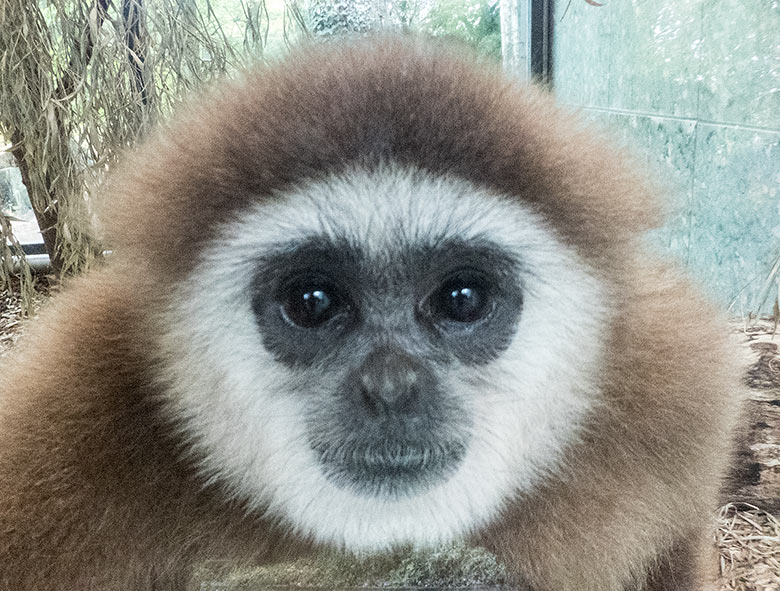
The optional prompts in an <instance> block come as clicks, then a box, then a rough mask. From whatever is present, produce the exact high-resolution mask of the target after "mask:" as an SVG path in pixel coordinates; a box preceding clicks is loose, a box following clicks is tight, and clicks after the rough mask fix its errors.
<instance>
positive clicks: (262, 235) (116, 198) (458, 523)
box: [0, 37, 736, 591]
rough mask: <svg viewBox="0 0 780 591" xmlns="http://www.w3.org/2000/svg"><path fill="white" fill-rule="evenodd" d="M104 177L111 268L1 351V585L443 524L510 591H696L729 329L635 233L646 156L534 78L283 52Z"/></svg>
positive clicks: (349, 545) (387, 42)
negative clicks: (482, 552) (495, 569)
mask: <svg viewBox="0 0 780 591" xmlns="http://www.w3.org/2000/svg"><path fill="white" fill-rule="evenodd" d="M105 190H106V195H107V196H109V200H108V204H109V205H108V206H107V207H106V211H107V213H106V214H105V215H104V218H103V222H104V227H105V233H106V236H107V238H108V241H109V244H110V247H111V249H112V251H113V254H112V255H111V257H110V260H109V261H108V262H107V263H106V264H105V265H103V266H102V267H101V268H100V269H98V270H95V271H93V272H91V273H89V274H88V275H87V276H86V277H83V278H80V279H78V280H74V281H73V282H72V284H71V285H70V286H69V287H68V288H67V289H65V290H64V292H63V293H62V294H60V295H58V296H57V297H56V298H54V300H55V301H53V302H52V303H51V304H50V305H48V306H47V308H46V309H45V310H44V312H43V313H42V314H41V317H40V318H39V319H38V320H36V321H35V322H34V323H32V325H31V326H30V329H29V334H28V335H26V338H25V339H23V343H21V344H20V346H19V347H18V349H17V350H15V351H14V352H12V354H11V355H10V356H9V357H8V358H7V359H6V360H5V361H4V365H3V367H2V370H0V371H1V372H2V373H1V375H2V377H1V378H0V381H1V382H2V383H1V385H0V565H1V566H0V589H2V590H8V591H10V590H14V591H32V590H35V591H45V590H62V589H96V590H100V591H113V590H116V591H119V590H121V591H128V590H149V589H155V590H169V589H171V590H173V589H182V588H185V586H186V585H187V584H188V580H189V577H190V576H191V570H192V568H193V566H194V565H198V564H200V563H202V561H206V560H211V559H227V560H232V561H235V562H236V563H237V564H239V563H249V562H254V563H263V562H269V561H275V560H280V559H283V558H285V559H286V558H291V557H295V556H301V555H303V554H304V553H312V552H317V551H318V549H321V548H324V547H335V548H341V549H344V550H345V551H350V552H352V551H361V552H363V551H366V552H381V551H385V550H388V549H392V548H395V547H399V546H404V545H410V546H414V547H425V546H427V545H433V544H438V543H444V542H448V541H450V540H455V539H465V540H470V541H473V542H475V543H479V544H482V545H484V546H485V547H487V548H488V549H490V550H492V551H493V552H495V553H496V554H497V556H498V557H499V558H500V559H501V560H502V561H503V562H504V563H505V565H506V567H507V569H508V571H509V572H510V573H511V575H512V576H513V577H514V580H515V582H516V584H517V585H518V586H519V587H520V588H524V589H530V590H533V591H626V590H632V591H633V590H639V589H642V590H646V591H650V590H655V591H658V590H693V589H699V588H700V587H699V586H700V585H701V584H703V581H704V579H705V578H706V572H705V571H706V568H705V566H704V565H705V563H706V559H705V558H704V557H705V556H706V553H707V551H708V548H709V547H710V538H711V534H712V523H711V521H712V516H713V509H714V507H715V504H716V499H717V494H718V489H719V482H720V478H721V475H722V473H723V471H724V469H725V467H726V465H727V462H728V460H729V439H730V437H729V433H730V432H731V429H732V423H733V420H734V416H735V405H736V402H735V396H734V392H735V383H736V380H735V377H734V376H735V375H736V374H735V372H734V369H733V364H732V362H731V360H730V359H731V358H730V355H729V351H728V347H727V344H726V341H727V335H726V330H725V327H724V326H723V325H722V324H721V323H720V321H719V320H718V318H719V314H718V313H717V312H715V311H714V309H713V308H712V307H711V306H710V305H709V304H707V303H705V302H704V301H703V300H702V299H701V298H700V296H699V295H697V293H696V291H695V290H694V289H692V288H691V287H690V286H689V284H688V283H687V282H686V280H684V279H683V278H681V276H680V275H678V273H677V272H676V271H674V270H673V269H672V268H671V267H670V266H669V265H667V264H665V263H663V262H659V261H657V260H655V258H654V257H653V256H652V255H651V254H649V253H648V251H647V249H646V247H645V245H644V243H643V235H644V233H645V231H646V230H648V229H649V228H652V227H654V226H656V225H657V224H658V223H659V221H660V219H661V215H660V212H661V207H660V206H659V201H658V199H657V197H656V193H657V191H656V190H655V189H654V188H653V186H652V183H651V182H649V181H648V180H647V178H646V175H645V174H644V173H643V172H641V171H640V170H639V168H638V167H637V166H636V165H635V164H633V163H632V160H631V159H630V158H628V157H626V156H625V155H624V154H622V153H621V151H620V150H615V149H612V148H610V147H609V143H608V141H605V140H604V138H603V137H602V136H601V135H599V133H598V132H596V131H594V130H593V129H591V128H589V127H588V126H587V125H583V124H582V123H580V122H579V121H578V119H577V117H576V116H574V115H571V114H568V113H567V112H566V111H564V110H562V109H560V108H559V107H557V106H556V105H555V102H554V100H553V99H552V98H550V96H548V94H547V93H546V92H545V91H543V90H539V89H537V88H534V87H531V86H523V85H520V84H518V83H515V82H512V81H509V80H507V79H505V78H504V77H503V76H502V75H501V73H500V71H499V70H498V69H497V68H494V67H492V66H487V65H485V64H483V63H480V62H478V61H475V60H474V59H471V58H469V57H467V56H465V55H463V54H462V53H461V52H460V50H453V49H452V48H449V47H447V46H446V45H443V44H439V43H435V42H431V41H425V40H420V39H416V38H403V37H381V38H372V39H363V40H349V41H344V42H343V43H340V44H334V43H332V44H323V45H320V46H309V47H305V48H302V49H299V50H297V51H295V52H293V53H292V55H291V56H289V57H288V58H287V59H285V60H284V61H282V62H281V63H279V64H276V65H271V66H266V67H262V68H260V69H257V70H255V71H252V72H249V73H247V74H245V75H244V76H243V77H242V78H241V79H240V80H239V81H237V82H231V83H226V84H225V85H223V86H222V87H220V88H219V89H218V90H214V91H212V92H211V93H210V94H207V95H206V96H205V97H201V98H200V99H199V100H194V101H192V103H191V104H190V105H189V106H188V107H187V108H185V109H184V110H183V111H182V112H181V113H180V115H179V116H178V118H176V119H175V120H174V122H173V123H171V124H169V125H168V126H167V128H166V129H164V130H162V131H160V132H159V133H158V134H156V135H155V137H153V138H151V139H149V140H148V141H146V142H145V144H144V145H143V146H142V147H140V148H139V149H137V150H136V151H135V152H133V153H132V154H128V155H127V158H126V160H125V162H124V164H123V165H121V166H120V167H119V168H118V169H117V170H116V171H114V172H113V174H112V175H111V179H110V180H109V181H108V183H107V188H106V189H105Z"/></svg>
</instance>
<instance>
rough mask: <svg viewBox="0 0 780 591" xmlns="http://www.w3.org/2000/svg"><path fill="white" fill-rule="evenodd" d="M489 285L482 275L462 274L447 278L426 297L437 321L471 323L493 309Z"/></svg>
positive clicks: (467, 272) (474, 273) (472, 272)
mask: <svg viewBox="0 0 780 591" xmlns="http://www.w3.org/2000/svg"><path fill="white" fill-rule="evenodd" d="M492 292H493V289H492V284H491V283H490V282H489V281H488V279H487V278H486V277H484V276H483V275H482V274H480V273H477V272H474V271H461V272H458V273H456V274H454V275H453V276H451V277H449V278H448V279H447V280H446V281H445V282H444V283H442V285H441V286H440V287H439V288H438V289H437V290H436V291H435V292H434V293H433V294H431V296H430V298H429V306H430V308H429V309H430V312H431V314H432V316H433V317H434V318H435V319H436V320H444V321H450V322H457V323H461V324H472V323H474V322H477V321H479V320H482V319H483V318H485V317H486V316H487V315H488V314H490V312H491V311H492V310H493V293H492Z"/></svg>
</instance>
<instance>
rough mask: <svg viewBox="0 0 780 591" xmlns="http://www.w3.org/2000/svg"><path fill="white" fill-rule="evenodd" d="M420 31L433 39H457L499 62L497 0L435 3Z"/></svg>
mask: <svg viewBox="0 0 780 591" xmlns="http://www.w3.org/2000/svg"><path fill="white" fill-rule="evenodd" d="M422 28H423V30H424V31H426V32H428V33H430V34H432V35H435V36H440V37H455V38H458V39H460V40H462V41H464V42H466V43H467V44H469V45H470V46H472V47H474V48H475V49H476V50H477V51H479V52H480V53H482V54H483V55H486V56H488V57H491V58H493V59H495V60H500V59H501V18H500V15H499V3H498V0H470V1H468V2H463V1H460V0H437V1H436V2H435V3H434V5H433V7H432V8H431V10H430V11H429V12H428V14H427V16H426V17H425V19H424V20H423V24H422Z"/></svg>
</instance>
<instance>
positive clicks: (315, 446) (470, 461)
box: [159, 162, 609, 550]
mask: <svg viewBox="0 0 780 591" xmlns="http://www.w3.org/2000/svg"><path fill="white" fill-rule="evenodd" d="M608 299H609V298H608V295H607V293H606V290H605V288H604V286H603V285H602V284H601V282H600V281H599V280H598V278H597V276H596V273H595V272H594V271H593V269H592V268H591V267H590V266H589V265H588V264H587V263H586V262H585V261H583V260H582V258H581V257H579V256H578V255H577V253H576V252H575V251H574V250H573V249H572V248H571V247H568V246H566V245H565V244H564V243H563V242H562V240H561V238H560V237H559V236H557V235H556V232H555V231H554V230H553V229H552V228H550V227H549V225H548V224H547V223H546V222H545V221H544V219H543V218H542V217H541V216H540V215H539V214H538V213H536V212H534V211H533V210H532V209H531V208H530V207H527V206H524V205H522V204H520V203H518V202H516V201H514V200H512V199H508V198H506V196H503V195H501V194H498V193H495V192H492V191H489V190H486V189H484V188H480V187H477V186H475V185H474V184H472V183H469V182H467V181H464V180H462V179H460V178H457V177H455V176H447V175H441V174H432V173H429V172H424V171H421V170H417V169H414V168H412V167H409V166H402V165H399V164H397V163H392V162H387V163H383V164H382V165H380V166H378V167H376V168H375V169H373V170H366V169H364V168H360V167H353V168H350V169H348V170H345V171H343V172H340V173H337V174H333V175H329V176H326V177H324V178H322V179H320V180H317V181H313V182H306V183H301V184H299V185H296V186H295V187H292V188H289V189H287V190H286V191H284V192H280V193H279V194H277V195H274V197H273V198H272V199H270V200H268V201H265V202H261V203H258V204H256V205H254V206H252V207H250V208H248V209H247V210H245V211H242V212H241V214H240V216H237V217H236V219H234V220H231V221H229V222H226V223H224V224H223V225H222V226H221V227H220V228H219V229H218V231H217V232H216V235H215V237H214V238H213V239H212V240H211V241H210V242H209V243H208V244H206V245H205V246H204V248H203V251H202V254H201V256H200V257H199V260H198V263H197V265H196V266H195V267H194V269H193V270H192V271H191V272H190V273H189V274H188V276H187V278H186V280H185V281H183V282H182V283H181V285H180V286H179V289H177V290H176V291H175V292H174V293H172V295H171V298H170V302H169V304H168V306H167V307H166V308H165V309H164V310H163V313H162V318H161V320H160V323H161V325H162V326H164V331H163V332H162V334H161V336H160V343H159V344H160V350H161V351H162V352H163V356H164V357H165V358H166V359H167V361H166V363H165V364H164V369H163V371H162V375H163V378H164V379H165V380H167V382H168V383H169V384H170V386H169V388H168V396H169V403H170V408H171V410H172V412H173V413H175V416H176V417H177V418H180V419H183V425H184V427H183V428H184V429H185V431H186V433H187V434H188V439H190V440H191V441H192V442H193V443H194V444H195V446H196V447H197V448H198V451H199V452H200V453H201V454H202V458H203V465H202V468H203V470H204V472H206V473H207V474H208V475H209V476H211V477H213V478H216V479H219V480H221V481H225V482H227V483H228V485H229V487H230V488H231V489H232V490H233V491H234V492H235V494H237V495H240V496H241V497H244V498H247V499H249V500H250V501H251V503H252V504H253V505H254V506H256V507H258V508H265V509H266V510H267V512H268V514H269V515H271V516H273V517H275V518H277V519H279V520H280V521H281V522H282V523H283V524H284V525H286V526H288V527H290V528H292V529H294V530H295V531H296V532H298V533H299V534H302V535H304V536H307V537H313V538H314V539H316V540H318V541H321V542H327V543H330V544H335V545H337V546H340V547H346V548H349V549H353V550H379V549H385V548H388V547H390V546H391V545H394V544H402V543H414V544H428V543H435V542H443V541H447V540H449V539H451V538H453V537H454V536H457V535H462V534H465V533H467V532H470V531H472V530H474V529H475V528H477V527H478V526H480V525H483V524H485V523H486V522H488V521H489V520H490V519H491V518H492V517H494V516H496V515H497V514H498V512H499V511H500V510H501V509H502V506H503V505H504V503H506V502H507V501H508V500H509V499H511V498H512V496H513V495H516V494H518V493H522V492H523V491H526V490H528V489H529V488H530V487H532V486H533V485H534V484H536V483H537V481H538V479H539V478H540V477H542V476H543V475H544V474H545V473H548V472H550V471H554V470H556V468H557V465H558V463H559V462H560V460H561V454H562V453H564V449H565V448H566V446H567V445H568V444H571V443H573V442H574V441H576V439H577V438H578V436H579V431H580V428H581V426H582V423H583V421H584V419H585V417H586V415H588V413H590V412H593V411H594V409H595V408H596V407H597V406H598V403H599V395H598V372H599V366H600V365H601V363H602V355H603V345H602V342H603V332H604V330H605V323H606V322H607V309H608V307H609V303H608ZM572 318H576V319H577V322H576V325H571V323H570V319H572Z"/></svg>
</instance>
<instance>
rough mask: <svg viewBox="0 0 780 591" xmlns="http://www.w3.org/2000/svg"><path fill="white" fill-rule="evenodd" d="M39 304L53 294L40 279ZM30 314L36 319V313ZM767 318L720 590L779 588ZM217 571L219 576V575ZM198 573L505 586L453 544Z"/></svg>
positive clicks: (721, 526)
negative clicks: (364, 557) (376, 556)
mask: <svg viewBox="0 0 780 591" xmlns="http://www.w3.org/2000/svg"><path fill="white" fill-rule="evenodd" d="M41 285H44V286H46V287H41V288H39V290H38V295H37V297H36V299H35V305H36V307H38V306H41V305H45V301H46V300H47V298H48V295H49V293H50V291H51V290H50V289H49V288H48V286H47V284H46V283H45V282H41ZM34 312H35V311H33V315H34ZM26 322H27V321H26V320H22V314H21V309H20V305H19V301H18V299H17V298H15V297H13V296H12V295H11V294H10V293H9V292H0V357H3V356H4V354H5V353H7V351H8V350H9V349H10V348H11V347H12V346H13V345H14V343H15V342H16V340H17V339H18V338H19V336H20V335H21V334H22V333H23V332H24V328H25V323H26ZM774 329H775V325H774V323H773V322H771V321H768V320H750V321H739V322H737V321H735V322H734V323H733V324H732V332H733V335H734V337H735V340H736V341H738V343H739V344H738V346H739V347H740V348H741V350H742V352H744V353H745V383H746V384H747V385H748V386H749V388H750V400H749V401H748V405H747V410H746V414H745V418H744V419H743V423H744V426H743V429H742V435H741V437H740V444H739V454H738V458H737V461H736V463H735V468H734V472H733V476H732V479H731V482H730V484H729V485H728V486H727V487H726V488H727V490H725V491H724V498H723V506H722V507H721V509H720V512H719V514H718V516H717V519H718V531H717V534H716V539H715V544H716V545H717V548H718V553H719V558H720V565H719V568H720V574H721V578H720V581H719V591H778V590H780V520H778V517H780V353H778V345H777V343H778V342H780V336H777V338H775V334H774V333H775V330H774ZM218 571H219V574H217V572H218ZM222 571H223V569H221V568H217V569H211V568H210V567H209V566H208V565H206V566H205V567H204V570H203V572H202V573H201V577H202V578H201V580H203V581H207V582H204V583H203V584H202V585H200V589H202V590H204V591H205V590H208V591H257V590H259V589H261V588H266V587H267V586H268V585H269V584H274V585H286V586H301V585H308V586H312V585H316V583H317V582H320V585H322V584H325V583H327V584H328V585H329V586H333V585H339V586H342V587H344V586H360V587H365V586H367V585H368V586H387V585H388V584H390V585H393V586H410V585H415V584H417V585H422V586H426V587H431V586H461V587H462V586H468V585H481V586H491V585H496V584H501V583H503V582H504V578H503V577H504V575H503V569H502V568H501V566H500V565H498V564H497V563H496V562H495V560H494V559H493V558H492V557H491V556H490V555H488V554H487V553H486V552H483V551H480V550H478V549H469V548H464V547H462V546H454V547H451V548H448V549H443V550H441V551H438V552H436V553H434V554H433V555H427V556H423V555H415V554H405V555H399V556H397V557H391V558H390V559H382V560H375V561H371V562H368V563H366V562H364V563H356V562H351V561H344V560H343V559H338V558H333V559H330V560H328V561H320V562H316V561H315V562H312V561H299V562H296V563H291V564H284V565H277V566H275V567H272V568H260V569H249V570H242V571H233V572H229V573H225V572H222Z"/></svg>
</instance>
